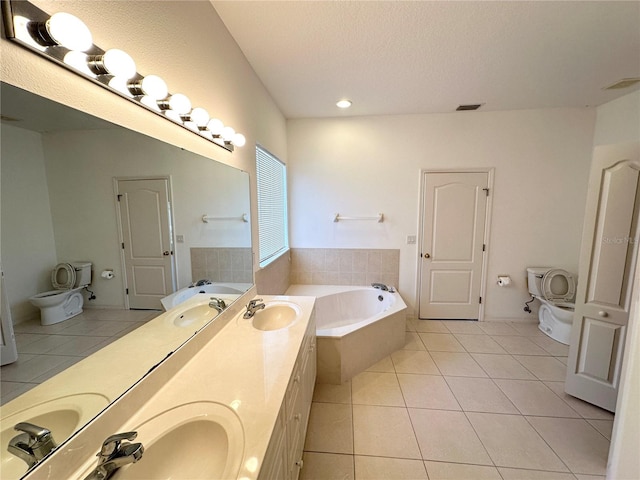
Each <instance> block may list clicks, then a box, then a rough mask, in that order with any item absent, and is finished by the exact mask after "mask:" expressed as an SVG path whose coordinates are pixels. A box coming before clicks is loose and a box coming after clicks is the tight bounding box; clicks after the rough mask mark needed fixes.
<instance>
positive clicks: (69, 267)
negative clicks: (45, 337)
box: [29, 262, 91, 325]
mask: <svg viewBox="0 0 640 480" xmlns="http://www.w3.org/2000/svg"><path fill="white" fill-rule="evenodd" d="M90 284H91V263H89V262H72V263H59V264H58V265H56V266H55V268H54V269H53V270H52V271H51V285H53V288H55V290H50V291H48V292H44V293H39V294H37V295H34V296H33V297H30V298H29V301H30V302H31V304H32V305H34V306H36V307H38V308H40V323H41V324H42V325H53V324H54V323H59V322H62V321H63V320H67V319H68V318H71V317H75V316H76V315H78V314H80V313H82V305H83V304H84V297H83V296H82V293H81V290H82V289H83V288H85V287H86V286H88V285H90Z"/></svg>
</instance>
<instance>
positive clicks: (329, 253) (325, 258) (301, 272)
mask: <svg viewBox="0 0 640 480" xmlns="http://www.w3.org/2000/svg"><path fill="white" fill-rule="evenodd" d="M399 277H400V250H397V249H364V248H292V249H291V283H292V284H294V285H295V284H299V285H300V284H302V285H370V284H371V283H373V282H381V283H385V284H387V285H393V286H395V287H397V286H398V280H399Z"/></svg>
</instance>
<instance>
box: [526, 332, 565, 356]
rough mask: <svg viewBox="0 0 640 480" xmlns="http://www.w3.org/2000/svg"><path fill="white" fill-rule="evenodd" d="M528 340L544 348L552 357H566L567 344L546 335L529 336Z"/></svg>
mask: <svg viewBox="0 0 640 480" xmlns="http://www.w3.org/2000/svg"><path fill="white" fill-rule="evenodd" d="M530 340H531V341H532V342H533V343H535V344H536V345H538V346H540V347H542V348H544V349H545V350H546V351H547V352H549V355H552V356H554V357H566V356H568V355H569V345H565V344H564V343H560V342H556V341H555V340H554V339H553V338H550V337H547V336H543V337H530ZM524 355H526V354H524Z"/></svg>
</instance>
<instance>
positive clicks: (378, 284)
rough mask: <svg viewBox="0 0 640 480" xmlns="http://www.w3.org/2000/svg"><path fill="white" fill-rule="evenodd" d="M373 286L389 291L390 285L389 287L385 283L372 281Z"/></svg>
mask: <svg viewBox="0 0 640 480" xmlns="http://www.w3.org/2000/svg"><path fill="white" fill-rule="evenodd" d="M371 286H372V287H373V288H377V289H379V290H384V291H385V292H387V291H389V287H387V286H386V285H385V284H384V283H375V282H374V283H372V284H371Z"/></svg>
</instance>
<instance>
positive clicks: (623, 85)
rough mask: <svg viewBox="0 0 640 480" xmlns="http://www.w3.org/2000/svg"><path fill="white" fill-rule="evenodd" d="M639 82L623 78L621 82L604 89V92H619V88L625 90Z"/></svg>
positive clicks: (638, 80) (637, 79)
mask: <svg viewBox="0 0 640 480" xmlns="http://www.w3.org/2000/svg"><path fill="white" fill-rule="evenodd" d="M638 82H640V78H637V77H636V78H623V79H622V80H618V81H617V82H616V83H614V84H613V85H609V86H608V87H604V90H620V89H621V88H627V87H630V86H631V85H635V84H636V83H638Z"/></svg>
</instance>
